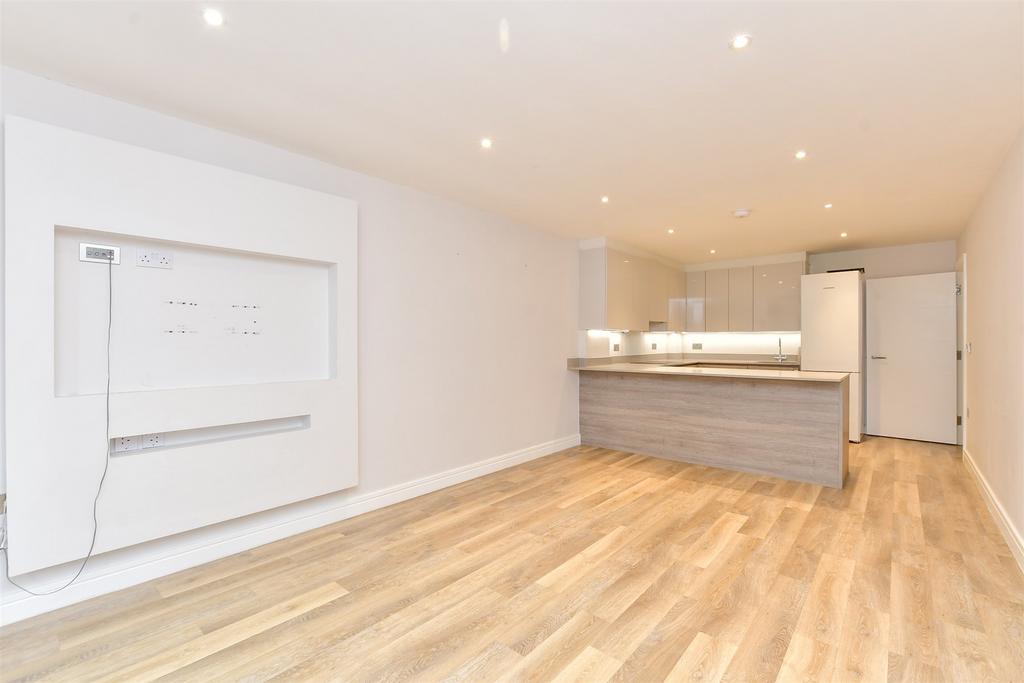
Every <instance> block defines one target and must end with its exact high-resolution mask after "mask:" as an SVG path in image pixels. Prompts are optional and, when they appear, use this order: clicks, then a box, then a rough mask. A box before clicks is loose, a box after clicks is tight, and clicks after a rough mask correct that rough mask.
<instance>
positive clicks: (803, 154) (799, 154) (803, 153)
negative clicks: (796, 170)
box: [793, 149, 807, 161]
mask: <svg viewBox="0 0 1024 683" xmlns="http://www.w3.org/2000/svg"><path fill="white" fill-rule="evenodd" d="M793 156H794V157H796V160H797V161H803V160H804V159H806V158H807V150H806V149H798V150H797V151H796V152H795V153H794V154H793Z"/></svg>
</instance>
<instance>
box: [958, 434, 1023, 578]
mask: <svg viewBox="0 0 1024 683" xmlns="http://www.w3.org/2000/svg"><path fill="white" fill-rule="evenodd" d="M963 453H964V466H965V467H966V468H967V471H968V472H970V473H971V476H972V477H974V481H976V482H977V484H978V490H979V491H981V497H982V498H984V499H985V505H987V506H988V510H989V512H990V513H991V514H992V518H993V519H994V520H995V521H996V525H997V526H998V527H999V531H1001V532H1002V534H1003V538H1004V539H1006V545H1008V546H1009V547H1010V552H1011V553H1013V556H1014V557H1015V558H1016V560H1017V565H1018V566H1019V567H1020V570H1021V572H1022V573H1024V535H1021V533H1020V530H1019V529H1018V528H1017V527H1016V526H1014V524H1013V520H1011V519H1010V516H1009V515H1008V514H1006V508H1004V507H1003V504H1002V503H1000V502H999V499H998V498H996V494H995V492H994V491H993V490H992V487H991V486H989V484H988V480H987V479H985V475H984V474H982V473H981V470H980V469H978V466H977V465H976V464H975V462H974V458H972V457H971V454H970V451H968V450H967V449H966V448H964V449H963Z"/></svg>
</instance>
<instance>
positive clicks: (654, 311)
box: [641, 259, 669, 324]
mask: <svg viewBox="0 0 1024 683" xmlns="http://www.w3.org/2000/svg"><path fill="white" fill-rule="evenodd" d="M645 261H646V263H645V264H644V267H643V272H644V273H645V276H646V277H645V278H644V279H645V281H646V285H647V287H646V289H645V291H644V295H645V296H644V303H642V304H641V305H643V306H644V308H645V309H646V311H647V321H648V322H649V323H659V324H666V323H668V289H669V268H668V266H665V265H663V264H661V263H658V262H657V261H647V260H646V259H645Z"/></svg>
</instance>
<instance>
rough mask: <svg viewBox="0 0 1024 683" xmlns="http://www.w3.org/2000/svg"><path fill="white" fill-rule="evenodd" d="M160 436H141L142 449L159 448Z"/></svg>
mask: <svg viewBox="0 0 1024 683" xmlns="http://www.w3.org/2000/svg"><path fill="white" fill-rule="evenodd" d="M160 445H161V444H160V435H159V434H143V435H142V447H143V448H160Z"/></svg>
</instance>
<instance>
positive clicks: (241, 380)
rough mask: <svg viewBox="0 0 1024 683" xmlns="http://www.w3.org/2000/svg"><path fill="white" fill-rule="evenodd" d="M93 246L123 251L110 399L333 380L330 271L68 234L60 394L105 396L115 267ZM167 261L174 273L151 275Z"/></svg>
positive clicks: (60, 266) (58, 268)
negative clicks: (148, 260)
mask: <svg viewBox="0 0 1024 683" xmlns="http://www.w3.org/2000/svg"><path fill="white" fill-rule="evenodd" d="M83 242H85V243H89V244H101V245H109V246H113V247H117V248H119V249H120V257H121V263H120V264H119V265H116V266H113V269H112V272H111V273H110V275H111V278H112V280H113V283H114V291H115V294H116V296H115V297H114V302H113V305H114V309H115V318H116V322H117V324H116V325H115V326H113V328H112V330H111V332H112V339H111V348H112V351H113V354H114V358H115V360H116V362H114V363H112V364H111V390H112V391H113V392H115V393H119V392H123V391H152V390H157V389H178V388H186V387H202V386H226V385H233V384H260V383H263V382H290V381H305V380H326V379H329V378H330V365H331V364H330V352H331V330H330V326H329V323H330V318H331V316H330V310H329V309H330V304H331V301H332V300H333V298H334V297H333V296H332V293H331V291H330V287H331V278H330V264H329V263H325V262H323V261H305V260H299V259H290V258H273V257H269V256H263V255H258V254H248V253H245V252H238V251H228V250H224V249H208V248H202V247H195V246H190V245H184V244H178V243H174V242H164V241H160V240H144V239H138V238H132V237H129V236H125V235H119V234H115V233H105V232H95V231H87V230H73V229H67V228H58V229H57V230H56V234H55V239H54V249H55V252H56V253H55V256H54V289H55V291H54V297H55V302H54V321H55V323H54V345H55V351H56V367H55V374H56V393H57V395H58V396H79V395H83V394H97V393H101V392H102V391H104V388H105V384H106V373H105V370H106V364H105V363H97V362H96V359H97V358H104V357H105V356H104V354H105V350H104V349H105V345H106V332H107V329H106V328H107V318H106V299H107V279H108V273H107V268H108V266H106V265H104V264H102V263H93V262H86V261H81V260H79V245H80V244H82V243H83ZM156 254H159V255H161V256H163V257H164V258H165V259H167V260H168V262H169V263H170V267H159V268H158V267H151V264H149V265H147V264H144V263H143V264H140V260H141V259H143V258H144V257H146V256H150V255H156Z"/></svg>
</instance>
